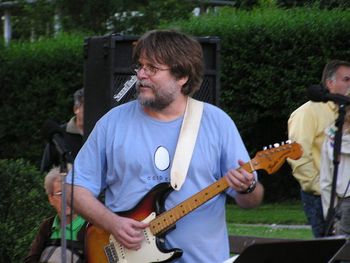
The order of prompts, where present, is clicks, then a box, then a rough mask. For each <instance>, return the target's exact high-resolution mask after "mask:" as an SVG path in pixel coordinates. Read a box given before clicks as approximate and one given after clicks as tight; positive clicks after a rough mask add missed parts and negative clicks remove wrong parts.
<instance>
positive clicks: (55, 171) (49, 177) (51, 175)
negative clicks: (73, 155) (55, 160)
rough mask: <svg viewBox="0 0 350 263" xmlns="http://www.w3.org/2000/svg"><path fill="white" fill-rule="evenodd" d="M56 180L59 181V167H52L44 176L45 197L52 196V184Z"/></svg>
mask: <svg viewBox="0 0 350 263" xmlns="http://www.w3.org/2000/svg"><path fill="white" fill-rule="evenodd" d="M56 180H58V181H61V173H60V168H59V167H56V166H55V167H53V168H52V169H51V170H50V171H49V172H48V173H47V174H46V176H45V181H44V188H45V192H46V194H47V195H52V194H53V184H54V182H55V181H56Z"/></svg>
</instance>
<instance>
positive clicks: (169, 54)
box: [133, 30, 204, 96]
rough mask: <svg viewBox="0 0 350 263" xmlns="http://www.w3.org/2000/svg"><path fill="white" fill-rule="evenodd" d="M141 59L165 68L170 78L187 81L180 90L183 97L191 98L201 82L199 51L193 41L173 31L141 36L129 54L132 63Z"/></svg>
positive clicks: (201, 70) (202, 67) (202, 66)
mask: <svg viewBox="0 0 350 263" xmlns="http://www.w3.org/2000/svg"><path fill="white" fill-rule="evenodd" d="M141 56H142V57H145V58H146V59H147V60H149V61H150V62H153V63H158V64H163V65H167V66H168V67H169V68H170V72H171V74H172V75H173V76H174V77H175V78H176V79H180V78H183V77H188V80H187V82H186V83H185V84H184V85H183V87H182V93H183V94H184V95H190V96H191V95H193V93H194V92H195V91H197V90H198V89H199V88H200V85H201V84H202V80H203V72H204V62H203V51H202V47H201V45H200V44H199V42H198V41H197V40H195V39H194V38H192V37H190V36H188V35H186V34H184V33H181V32H179V31H176V30H152V31H149V32H147V33H145V34H144V35H143V36H142V37H141V38H140V39H139V40H138V41H137V42H136V45H135V47H134V50H133V61H134V62H135V63H136V62H137V61H138V60H139V58H140V57H141Z"/></svg>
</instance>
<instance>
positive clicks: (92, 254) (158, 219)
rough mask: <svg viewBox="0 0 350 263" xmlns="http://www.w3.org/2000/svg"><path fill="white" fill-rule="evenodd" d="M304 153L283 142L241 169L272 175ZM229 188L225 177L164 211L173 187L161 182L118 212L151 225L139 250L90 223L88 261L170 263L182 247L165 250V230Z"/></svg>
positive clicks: (179, 253) (180, 252) (259, 154)
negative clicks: (136, 202)
mask: <svg viewBox="0 0 350 263" xmlns="http://www.w3.org/2000/svg"><path fill="white" fill-rule="evenodd" d="M301 155H302V148H301V146H300V145H299V144H297V143H289V144H284V145H281V146H279V147H276V148H271V149H267V150H264V151H260V152H258V153H257V154H256V156H255V157H254V158H253V159H252V160H251V161H249V162H248V163H245V164H244V165H243V166H242V167H241V168H243V169H245V170H247V171H249V172H253V171H255V170H261V169H262V170H265V171H266V172H267V173H269V174H271V173H274V172H276V171H277V170H278V169H279V168H280V167H281V166H282V164H283V163H284V161H285V160H286V158H290V159H293V160H295V159H298V158H300V156H301ZM228 187H229V185H228V183H227V181H226V179H225V178H224V177H223V178H221V179H220V180H218V181H217V182H215V183H214V184H211V185H209V186H208V187H207V188H205V189H203V190H202V191H200V192H198V193H197V194H195V195H193V196H192V197H190V198H188V199H186V200H185V201H183V202H182V203H180V204H178V205H177V206H175V207H174V208H172V209H170V210H168V211H165V209H164V202H165V199H166V197H167V196H168V195H169V193H170V192H171V191H172V190H173V189H172V188H171V185H170V184H169V183H161V184H158V185H157V186H155V187H154V188H153V189H152V190H150V191H149V192H148V193H147V194H146V195H145V196H144V197H143V198H142V199H141V201H140V202H139V203H138V204H137V205H136V206H135V207H134V208H133V209H131V210H129V211H125V212H121V213H118V215H120V216H125V217H128V218H133V219H135V220H138V221H143V222H146V223H149V227H148V228H146V229H145V230H144V235H145V238H144V241H143V243H142V245H141V248H140V249H139V250H137V251H135V250H129V249H127V248H125V247H124V246H122V245H121V244H119V243H118V241H117V240H116V239H115V238H114V237H113V236H112V235H111V234H109V233H107V232H105V231H104V230H103V229H101V228H99V227H96V226H94V225H92V224H91V225H89V226H88V229H87V236H86V245H87V249H86V250H87V254H86V256H87V262H88V263H104V262H107V263H112V262H113V263H117V262H118V263H146V262H147V263H148V262H167V261H171V260H173V259H175V258H178V257H181V255H182V251H181V249H178V248H175V249H171V250H166V249H165V248H164V239H163V238H164V236H165V234H166V232H167V231H169V230H170V229H172V228H173V227H174V226H175V223H176V222H177V221H178V220H179V219H181V218H182V217H184V216H185V215H187V214H188V213H190V212H191V211H193V210H194V209H196V208H198V207H199V206H200V205H202V204H204V203H205V202H207V201H209V200H210V199H211V198H213V197H215V196H216V195H218V194H220V193H221V192H223V191H225V190H226V189H227V188H228Z"/></svg>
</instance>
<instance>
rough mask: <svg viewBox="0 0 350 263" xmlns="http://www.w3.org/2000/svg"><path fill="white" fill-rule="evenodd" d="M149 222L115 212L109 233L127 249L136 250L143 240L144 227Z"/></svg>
mask: <svg viewBox="0 0 350 263" xmlns="http://www.w3.org/2000/svg"><path fill="white" fill-rule="evenodd" d="M148 226H149V224H147V223H143V222H139V221H137V220H134V219H131V218H127V217H122V216H118V215H116V214H115V218H114V220H113V225H112V226H111V229H110V233H111V234H112V235H113V236H114V238H115V239H117V240H118V241H119V243H120V244H122V245H123V246H125V247H126V248H128V249H133V250H138V249H140V248H141V243H142V241H143V240H144V238H145V236H144V232H143V231H144V229H145V228H147V227H148Z"/></svg>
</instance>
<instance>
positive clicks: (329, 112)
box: [288, 60, 350, 237]
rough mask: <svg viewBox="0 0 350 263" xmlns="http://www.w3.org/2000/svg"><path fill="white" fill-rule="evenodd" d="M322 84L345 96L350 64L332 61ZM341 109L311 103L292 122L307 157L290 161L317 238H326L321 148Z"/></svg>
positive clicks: (290, 132) (290, 134)
mask: <svg viewBox="0 0 350 263" xmlns="http://www.w3.org/2000/svg"><path fill="white" fill-rule="evenodd" d="M322 84H323V86H324V87H326V88H327V89H328V90H329V92H330V93H338V94H342V95H345V94H346V93H347V92H348V90H349V89H350V62H347V61H341V60H332V61H330V62H328V63H327V64H326V66H325V68H324V70H323V75H322ZM337 115H338V106H337V105H336V104H334V103H333V102H331V101H328V102H326V103H324V102H313V101H308V102H306V103H305V104H303V105H301V106H300V107H299V108H297V109H296V110H295V111H294V112H293V113H292V114H291V115H290V118H289V120H288V137H289V139H290V140H292V141H295V142H298V143H299V144H301V146H302V147H303V156H302V157H301V158H300V159H298V160H288V162H289V164H290V166H291V168H292V173H293V176H294V177H295V178H296V180H297V181H298V182H299V184H300V187H301V201H302V204H303V207H304V212H305V215H306V217H307V219H308V222H309V224H310V225H311V228H312V232H313V235H314V236H315V237H322V236H324V234H325V233H324V232H325V220H324V217H323V210H322V202H321V196H320V161H321V149H322V144H323V141H324V139H325V133H324V131H325V129H326V128H328V127H329V126H330V125H331V124H333V123H334V121H335V119H336V118H337Z"/></svg>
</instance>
